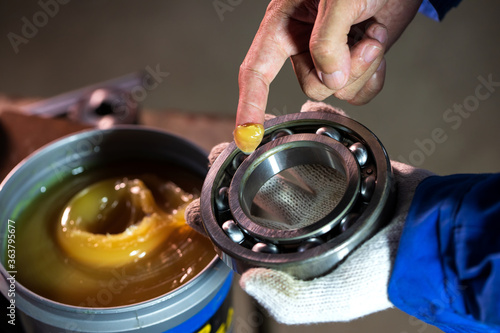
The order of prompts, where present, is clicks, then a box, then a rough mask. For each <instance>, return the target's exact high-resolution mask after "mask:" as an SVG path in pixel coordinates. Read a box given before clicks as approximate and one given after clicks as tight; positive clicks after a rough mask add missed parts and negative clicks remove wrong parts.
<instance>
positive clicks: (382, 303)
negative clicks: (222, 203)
mask: <svg viewBox="0 0 500 333" xmlns="http://www.w3.org/2000/svg"><path fill="white" fill-rule="evenodd" d="M302 111H327V112H335V113H339V114H342V115H345V114H344V113H343V112H342V111H339V110H336V109H334V108H332V107H331V106H328V105H326V104H324V103H313V102H308V103H306V104H305V105H304V106H303V107H302ZM226 145H227V144H221V145H218V146H216V147H214V149H213V150H212V152H211V154H210V160H211V161H213V160H215V158H216V157H217V156H218V155H219V154H220V152H222V150H223V149H224V148H225V147H226ZM392 166H393V171H394V175H395V178H396V182H397V186H398V192H397V193H398V197H397V200H396V209H395V213H394V217H393V219H392V220H391V221H390V223H389V224H388V225H387V226H386V227H385V228H384V229H382V230H381V231H380V232H378V233H377V234H376V235H375V236H373V237H372V238H371V239H369V240H368V241H366V242H365V243H364V244H362V245H361V246H360V247H359V248H358V249H356V250H355V251H354V252H353V253H351V254H350V255H349V256H348V257H347V258H346V259H345V261H344V262H343V263H341V264H340V265H339V266H338V267H337V268H336V269H335V270H333V271H332V272H330V273H329V274H327V275H325V276H322V277H319V278H316V279H313V280H309V281H303V280H299V279H296V278H294V277H292V276H290V275H288V274H287V273H283V272H280V271H276V270H271V269H265V268H254V269H251V270H248V271H247V272H245V273H244V274H243V275H242V277H241V279H240V285H241V287H242V288H243V289H244V290H245V291H246V292H247V293H248V294H250V295H251V296H253V297H254V298H255V299H256V300H257V301H258V302H259V303H260V304H261V305H262V306H263V307H264V308H265V309H267V311H268V312H269V313H270V314H271V315H272V316H273V317H274V318H275V319H276V321H278V322H281V323H284V324H307V323H322V322H341V321H350V320H353V319H356V318H359V317H363V316H366V315H368V314H371V313H374V312H377V311H381V310H385V309H387V308H390V307H392V304H391V302H390V301H389V299H388V295H387V285H388V282H389V277H390V274H391V270H392V265H393V262H394V259H395V255H396V251H397V248H398V244H399V238H400V236H401V232H402V229H403V226H404V222H405V218H406V215H407V213H408V209H409V207H410V203H411V200H412V198H413V194H414V192H415V189H416V187H417V185H418V184H419V183H420V182H421V181H422V180H423V179H424V178H426V177H428V176H430V175H432V173H431V172H429V171H427V170H422V169H416V168H414V167H411V166H409V165H405V164H402V163H399V162H395V161H393V162H392ZM186 219H187V221H188V223H189V224H190V225H191V226H193V227H194V228H195V229H197V230H198V231H200V232H204V230H203V226H202V224H201V216H200V209H199V202H193V203H192V204H191V205H190V207H188V209H187V212H186Z"/></svg>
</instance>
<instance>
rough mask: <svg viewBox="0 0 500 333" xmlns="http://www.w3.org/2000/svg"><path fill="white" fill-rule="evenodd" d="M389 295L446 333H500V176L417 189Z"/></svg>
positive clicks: (451, 179)
mask: <svg viewBox="0 0 500 333" xmlns="http://www.w3.org/2000/svg"><path fill="white" fill-rule="evenodd" d="M388 292H389V298H390V300H391V301H392V302H393V304H394V305H395V306H397V307H398V308H399V309H401V310H403V311H405V312H407V313H408V314H410V315H412V316H415V317H417V318H419V319H421V320H423V321H425V322H427V323H429V324H431V325H434V326H437V327H439V328H440V329H442V330H443V331H445V332H452V333H475V332H477V333H479V332H481V333H482V332H488V333H490V332H491V333H493V332H496V333H498V332H500V174H482V175H452V176H446V177H438V176H435V177H429V178H427V179H426V180H424V181H423V182H422V183H421V184H420V185H419V186H418V188H417V191H416V192H415V196H414V198H413V201H412V204H411V207H410V211H409V212H408V216H407V219H406V223H405V227H404V230H403V233H402V235H401V241H400V245H399V249H398V253H397V255H396V261H395V264H394V268H393V272H392V276H391V279H390V282H389V290H388Z"/></svg>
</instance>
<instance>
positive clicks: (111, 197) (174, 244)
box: [16, 163, 215, 307]
mask: <svg viewBox="0 0 500 333" xmlns="http://www.w3.org/2000/svg"><path fill="white" fill-rule="evenodd" d="M153 175H154V176H153ZM172 181H174V182H175V183H176V185H175V184H173V183H172ZM201 182H202V179H199V178H198V177H196V176H193V175H192V174H191V173H188V172H186V171H184V170H183V169H181V168H179V167H174V166H172V165H161V166H160V165H156V166H155V167H152V166H149V167H144V163H140V164H139V163H137V165H135V164H134V163H122V164H121V165H120V166H117V165H114V166H109V167H107V168H102V169H99V170H89V171H84V172H83V173H81V174H79V175H76V176H70V177H68V178H66V179H65V180H64V181H63V182H61V183H58V184H54V185H53V186H49V187H47V188H46V189H45V192H44V193H40V194H39V196H38V197H37V198H35V199H34V201H33V202H32V203H31V204H30V205H29V208H28V209H27V210H26V211H24V212H22V213H21V215H20V217H19V219H18V221H19V223H22V225H23V228H19V230H18V235H17V239H16V241H17V249H18V250H17V265H18V267H19V270H18V276H17V279H18V281H19V282H20V283H22V284H23V285H24V286H26V287H27V288H28V289H30V290H32V291H34V292H35V293H37V294H39V295H41V296H44V297H46V298H49V299H51V300H54V301H57V302H61V303H64V304H69V305H77V306H84V307H112V306H121V305H127V304H133V303H137V302H141V301H146V300H149V299H152V298H155V297H158V296H160V295H163V294H166V293H168V292H170V291H172V290H174V289H176V288H177V287H179V286H181V285H183V284H184V283H186V282H188V281H189V280H190V279H192V278H193V277H195V276H196V275H197V274H198V273H199V272H201V271H202V270H203V269H204V268H205V267H207V265H209V263H210V262H211V261H212V260H213V258H214V255H215V253H214V251H213V250H212V246H211V244H210V242H209V240H208V239H207V238H205V237H203V236H201V235H199V234H198V233H196V232H195V231H193V230H192V229H191V228H190V227H189V226H188V225H187V224H185V221H184V214H183V209H184V208H185V206H186V205H187V203H188V202H189V201H190V200H191V199H192V196H191V195H189V193H197V192H198V193H199V189H200V186H201ZM121 185H123V187H122V188H120V186H121ZM177 185H178V186H179V187H177ZM127 186H129V187H130V188H128V190H129V191H128V193H126V192H127V191H121V190H126V189H125V188H126V187H127ZM115 187H116V189H115ZM134 191H135V192H136V193H133V192H134ZM86 195H88V197H87V198H86V197H85V196H86ZM134 195H135V197H134ZM72 198H73V199H72ZM141 198H142V201H141ZM86 200H87V202H86ZM134 200H135V201H134ZM111 201H112V202H111ZM94 204H101V205H102V207H100V208H102V209H100V208H99V207H96V206H95V205H94ZM86 205H87V206H86ZM72 209H73V211H72ZM78 209H79V210H78ZM65 212H66V214H65ZM93 215H95V216H93ZM92 217H94V219H93V220H92ZM96 222H97V223H96ZM33 244H36V246H33Z"/></svg>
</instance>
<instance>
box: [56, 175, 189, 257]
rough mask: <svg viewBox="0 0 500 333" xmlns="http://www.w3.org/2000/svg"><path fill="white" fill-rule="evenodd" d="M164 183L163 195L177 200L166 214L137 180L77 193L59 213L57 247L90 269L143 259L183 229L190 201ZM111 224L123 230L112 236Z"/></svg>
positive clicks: (108, 182) (99, 184)
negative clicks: (60, 214) (185, 209)
mask: <svg viewBox="0 0 500 333" xmlns="http://www.w3.org/2000/svg"><path fill="white" fill-rule="evenodd" d="M166 185H167V186H165V187H166V188H167V189H168V190H169V193H168V196H169V197H172V198H174V197H177V198H178V199H181V202H182V204H181V205H180V206H179V207H177V208H176V209H175V210H174V211H173V212H172V213H166V212H164V211H163V210H161V209H160V208H159V207H158V206H157V205H156V202H155V201H154V198H153V195H152V193H151V191H150V190H149V189H148V188H147V187H146V185H144V182H143V181H141V180H139V179H133V180H129V179H126V178H125V179H108V180H103V181H100V182H97V183H95V184H93V185H91V186H89V187H87V188H85V189H83V190H82V191H80V192H79V193H78V194H77V195H75V196H74V197H73V198H72V199H71V200H70V202H69V203H68V205H67V206H66V208H65V209H64V212H63V214H62V216H61V220H60V224H59V228H57V231H58V232H57V240H58V242H59V245H61V247H62V248H63V249H64V251H65V252H66V254H67V255H68V256H69V257H71V258H73V259H76V260H78V261H79V262H81V263H84V264H86V265H89V266H91V267H101V266H107V267H118V266H122V265H124V264H127V263H131V262H134V261H135V260H137V259H139V258H142V257H144V256H146V255H147V254H149V253H150V252H152V251H154V250H155V249H156V248H157V247H158V246H160V244H161V243H162V242H163V241H164V240H165V239H166V238H167V237H168V236H169V234H170V233H171V232H172V231H173V230H174V229H176V228H179V227H182V226H183V225H184V223H185V221H184V208H185V206H186V205H187V204H188V203H189V202H190V201H191V200H192V198H193V196H192V195H189V194H188V193H185V192H184V191H182V190H181V189H180V188H178V187H176V186H175V184H173V183H167V184H166ZM178 201H179V200H178ZM114 225H119V226H120V225H121V226H127V228H126V229H125V230H124V231H122V232H120V233H116V234H112V233H110V232H112V231H110V230H112V228H113V226H114ZM98 230H102V231H104V232H105V233H96V231H97V232H98Z"/></svg>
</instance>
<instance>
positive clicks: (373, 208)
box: [201, 112, 394, 279]
mask: <svg viewBox="0 0 500 333" xmlns="http://www.w3.org/2000/svg"><path fill="white" fill-rule="evenodd" d="M264 127H265V134H264V139H263V140H262V143H261V144H260V146H259V147H258V148H257V149H256V151H255V152H253V153H252V154H251V155H249V156H247V155H245V154H243V153H242V152H241V151H240V150H239V149H238V148H237V147H236V145H235V144H234V142H233V143H231V144H230V145H229V146H228V147H227V148H226V149H225V150H224V151H223V152H222V153H221V155H220V156H219V157H218V158H217V160H216V161H215V162H214V164H213V165H212V167H211V169H210V171H209V173H208V175H207V177H206V180H205V183H204V185H203V190H202V194H201V213H202V219H203V223H204V226H205V229H206V231H207V233H208V235H209V236H210V238H211V239H212V242H213V243H214V245H215V247H216V250H217V252H218V253H219V256H220V257H221V259H222V260H223V261H224V262H225V263H226V264H227V265H228V266H229V267H231V268H232V269H233V270H235V271H236V272H239V273H243V272H244V271H246V270H247V269H249V268H252V267H266V268H272V269H277V270H281V271H285V272H287V273H289V274H291V275H293V276H296V277H298V278H300V279H309V278H313V277H317V276H320V275H323V274H325V273H326V272H328V271H330V270H331V269H332V268H333V267H335V266H336V265H337V264H338V263H339V262H340V261H342V260H343V259H344V258H345V257H346V256H347V255H348V254H349V253H350V252H351V251H353V250H354V249H355V248H356V247H357V246H359V245H360V244H361V243H362V242H363V241H365V240H367V239H368V238H369V237H371V236H372V235H373V234H374V233H375V232H376V231H378V230H379V229H380V228H381V227H382V226H383V225H384V223H385V222H387V221H388V219H389V217H390V214H391V212H392V209H391V208H392V198H393V193H392V189H393V185H394V179H393V175H392V172H391V165H390V162H389V158H388V156H387V153H386V151H385V149H384V147H383V146H382V144H381V143H380V142H379V140H378V139H377V137H376V136H375V135H374V134H373V133H372V132H370V131H369V130H368V129H367V128H366V127H364V126H362V125H361V124H359V123H357V122H356V121H354V120H352V119H350V118H346V117H343V116H340V115H337V114H332V113H324V112H303V113H296V114H289V115H285V116H281V117H277V118H274V119H271V120H269V121H267V122H266V123H265V124H264ZM304 166H305V167H306V168H305V169H300V168H304ZM307 167H309V169H308V168H307ZM297 168H299V169H300V170H302V171H301V172H302V175H303V174H304V172H306V173H307V172H308V170H317V169H324V170H328V171H327V172H328V173H336V174H338V175H339V178H338V179H339V180H341V181H337V180H335V181H334V182H333V183H325V184H324V186H320V189H319V190H318V187H317V186H316V187H315V188H310V187H309V185H308V184H307V182H306V181H303V180H302V179H301V178H303V177H301V175H300V173H299V175H298V176H297V173H296V171H295V170H296V169H297ZM304 170H305V171H304ZM286 174H288V178H287V176H286ZM290 174H291V175H292V177H291V178H290V177H289V175H290ZM293 175H295V176H293ZM275 177H281V178H282V179H284V180H283V181H285V182H288V183H293V184H292V185H291V186H288V187H287V188H285V187H283V188H281V187H280V186H279V184H282V183H283V182H281V183H280V181H282V179H278V180H279V181H278V182H276V183H273V184H274V185H273V186H274V187H273V188H272V189H271V190H272V192H273V193H274V194H275V195H277V196H280V195H281V194H282V193H283V192H284V191H289V188H291V187H299V188H301V190H302V191H303V192H306V194H310V195H311V196H312V197H313V198H314V199H313V200H316V201H321V200H323V201H325V202H319V205H316V204H315V205H314V207H320V208H321V209H319V212H318V209H316V208H314V209H312V208H311V209H309V210H314V211H313V214H309V212H307V211H308V209H307V208H308V207H309V206H305V205H304V204H303V203H302V204H301V203H300V202H298V203H294V202H292V203H290V202H289V201H290V199H289V196H287V195H288V194H287V193H285V197H287V198H288V199H287V200H286V201H287V202H285V204H286V205H289V206H290V207H297V206H298V207H300V209H297V208H294V210H295V211H297V210H298V213H301V210H304V211H305V212H304V213H306V215H305V216H306V218H305V219H304V218H302V219H300V221H299V220H298V219H297V218H296V217H294V218H293V219H290V218H287V216H289V215H286V214H282V212H281V211H280V210H283V209H282V208H279V207H277V206H272V205H271V206H269V204H268V205H267V206H266V202H264V206H265V208H262V207H260V206H259V202H263V201H266V198H265V197H262V195H261V192H262V189H263V188H264V187H265V186H266V184H268V182H269V181H270V180H271V179H277V178H275ZM306 178H307V177H306ZM331 187H336V188H337V189H338V188H340V189H341V190H342V192H341V195H340V196H339V197H338V200H337V201H336V202H335V203H334V204H332V202H331V201H332V200H330V199H328V200H326V199H325V198H328V195H326V196H324V195H323V196H321V195H318V193H316V192H326V193H327V192H328V191H329V189H330V188H331ZM280 191H281V192H280ZM292 197H293V196H292ZM298 197H300V195H299V196H298ZM301 205H302V206H301ZM311 207H312V206H311ZM304 208H305V209H304ZM285 213H286V212H285ZM295 213H296V212H295ZM262 221H264V222H262Z"/></svg>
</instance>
